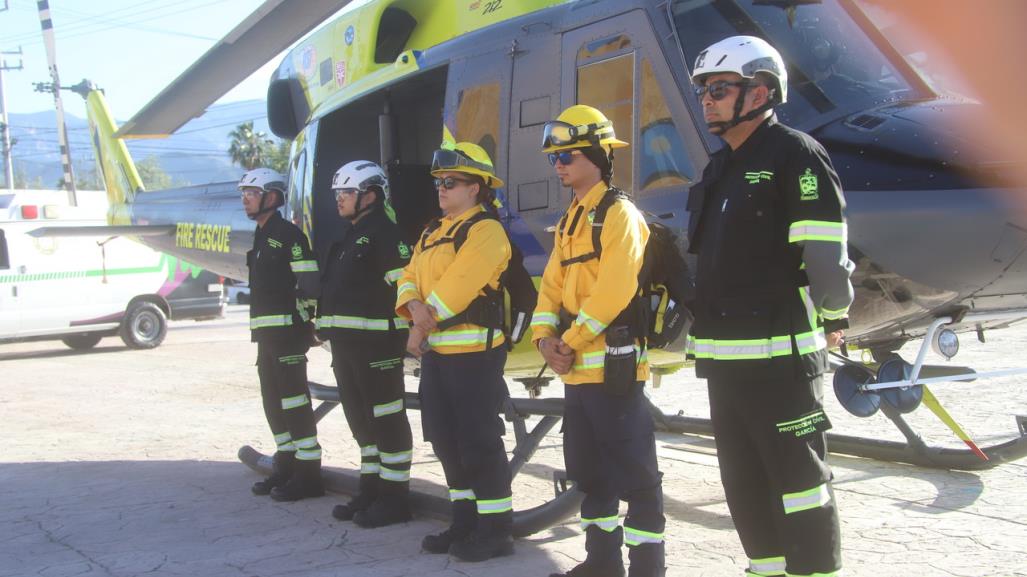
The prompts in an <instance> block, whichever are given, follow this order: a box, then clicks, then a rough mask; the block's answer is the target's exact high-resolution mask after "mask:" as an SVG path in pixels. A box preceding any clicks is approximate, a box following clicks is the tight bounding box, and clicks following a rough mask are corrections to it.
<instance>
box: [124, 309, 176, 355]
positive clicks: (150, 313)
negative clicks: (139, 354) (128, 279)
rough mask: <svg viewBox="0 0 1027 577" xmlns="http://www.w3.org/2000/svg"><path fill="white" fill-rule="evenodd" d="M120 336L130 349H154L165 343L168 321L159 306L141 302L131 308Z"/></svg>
mask: <svg viewBox="0 0 1027 577" xmlns="http://www.w3.org/2000/svg"><path fill="white" fill-rule="evenodd" d="M118 334H119V335H120V336H121V340H123V341H125V344H126V345H128V348H130V349H152V348H154V347H156V346H157V345H159V344H161V343H162V342H164V337H165V336H166V335H167V334H168V319H167V317H165V316H164V311H162V310H160V307H158V306H157V305H155V304H153V303H151V302H146V301H140V302H137V303H135V304H134V305H132V306H131V307H129V309H128V313H127V314H126V315H125V318H124V319H122V321H121V329H120V330H119V331H118Z"/></svg>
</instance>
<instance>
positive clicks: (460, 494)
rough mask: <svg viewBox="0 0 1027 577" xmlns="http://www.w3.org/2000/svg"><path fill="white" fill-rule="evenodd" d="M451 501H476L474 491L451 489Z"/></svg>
mask: <svg viewBox="0 0 1027 577" xmlns="http://www.w3.org/2000/svg"><path fill="white" fill-rule="evenodd" d="M449 500H450V501H474V500H475V496H474V489H450V490H449Z"/></svg>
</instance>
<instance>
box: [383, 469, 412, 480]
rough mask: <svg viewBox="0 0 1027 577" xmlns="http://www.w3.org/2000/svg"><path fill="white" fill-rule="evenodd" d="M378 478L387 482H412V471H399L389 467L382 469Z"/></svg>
mask: <svg viewBox="0 0 1027 577" xmlns="http://www.w3.org/2000/svg"><path fill="white" fill-rule="evenodd" d="M378 476H379V477H380V478H382V479H385V480H386V481H393V482H396V483H404V482H406V481H409V480H410V471H409V470H407V471H397V470H395V469H390V468H388V467H381V469H380V470H379V471H378Z"/></svg>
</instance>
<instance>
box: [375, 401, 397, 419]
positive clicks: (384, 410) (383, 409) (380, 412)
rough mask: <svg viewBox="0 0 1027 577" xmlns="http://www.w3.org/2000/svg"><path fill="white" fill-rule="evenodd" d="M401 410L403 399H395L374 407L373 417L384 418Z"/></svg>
mask: <svg viewBox="0 0 1027 577" xmlns="http://www.w3.org/2000/svg"><path fill="white" fill-rule="evenodd" d="M402 410H403V399H396V400H395V401H392V402H390V403H383V404H381V405H375V406H374V416H375V417H376V418H377V417H384V416H386V415H391V414H393V413H398V412H400V411H402Z"/></svg>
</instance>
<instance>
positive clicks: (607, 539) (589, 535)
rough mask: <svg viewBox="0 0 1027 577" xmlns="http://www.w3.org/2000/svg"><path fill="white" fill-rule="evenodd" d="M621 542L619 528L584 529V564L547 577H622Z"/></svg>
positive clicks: (622, 531)
mask: <svg viewBox="0 0 1027 577" xmlns="http://www.w3.org/2000/svg"><path fill="white" fill-rule="evenodd" d="M623 541H624V529H622V528H621V527H617V528H616V529H614V530H613V531H604V530H602V529H601V528H599V527H597V526H595V525H589V526H588V528H586V529H585V552H586V556H585V562H584V563H581V564H579V565H578V566H577V567H574V568H573V569H571V570H570V571H568V572H566V573H552V574H550V576H549V577H624V559H623V557H621V543H622V542H623Z"/></svg>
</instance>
